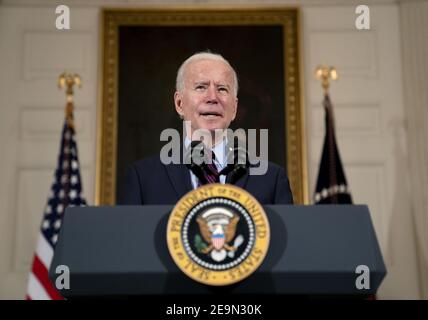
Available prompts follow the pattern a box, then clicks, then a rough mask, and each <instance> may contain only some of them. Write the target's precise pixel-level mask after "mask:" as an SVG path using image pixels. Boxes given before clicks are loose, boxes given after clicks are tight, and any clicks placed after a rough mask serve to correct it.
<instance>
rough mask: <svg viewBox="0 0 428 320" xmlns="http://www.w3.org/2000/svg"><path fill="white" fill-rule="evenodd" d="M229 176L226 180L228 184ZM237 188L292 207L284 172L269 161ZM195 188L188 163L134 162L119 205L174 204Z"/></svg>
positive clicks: (243, 179)
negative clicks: (264, 171) (259, 173)
mask: <svg viewBox="0 0 428 320" xmlns="http://www.w3.org/2000/svg"><path fill="white" fill-rule="evenodd" d="M229 181H230V176H227V177H226V182H229ZM235 185H237V186H239V187H241V188H243V189H245V190H247V191H248V192H249V193H251V194H252V195H253V196H254V197H255V198H256V199H257V200H258V201H259V202H260V203H261V204H292V203H293V196H292V193H291V189H290V184H289V181H288V178H287V176H286V175H285V172H284V169H283V168H281V167H280V166H278V165H276V164H274V163H271V162H269V163H268V170H267V172H266V173H265V174H264V175H258V176H256V175H249V174H248V172H247V173H246V174H245V175H244V176H242V177H241V178H240V179H239V180H238V181H237V182H236V183H235ZM192 189H193V187H192V183H191V178H190V171H189V169H188V168H187V167H186V165H185V164H168V165H164V164H163V163H162V162H161V161H160V158H159V155H156V156H154V157H150V158H146V159H143V160H140V161H137V162H135V163H134V164H133V165H131V166H130V167H129V168H128V171H127V174H126V178H125V184H124V187H123V188H122V190H120V192H119V201H118V204H128V205H145V204H175V203H177V202H178V200H180V198H181V197H182V196H184V195H185V194H186V193H187V192H189V191H191V190H192Z"/></svg>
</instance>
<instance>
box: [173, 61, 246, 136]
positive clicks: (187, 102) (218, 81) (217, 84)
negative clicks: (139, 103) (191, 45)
mask: <svg viewBox="0 0 428 320" xmlns="http://www.w3.org/2000/svg"><path fill="white" fill-rule="evenodd" d="M174 102H175V109H176V110H177V112H178V114H179V115H181V116H182V117H183V118H184V120H186V121H190V122H191V127H192V132H193V131H194V130H197V129H207V130H210V131H213V130H215V129H226V128H228V127H229V125H230V122H232V121H233V120H234V119H235V116H236V109H237V106H238V99H237V98H236V97H235V94H234V87H233V73H232V70H231V69H230V67H229V66H228V65H227V64H226V63H224V62H222V61H216V60H197V61H194V62H191V63H190V64H188V65H187V68H186V70H185V72H184V89H183V92H175V94H174Z"/></svg>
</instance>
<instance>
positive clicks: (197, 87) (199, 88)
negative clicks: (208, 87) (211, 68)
mask: <svg viewBox="0 0 428 320" xmlns="http://www.w3.org/2000/svg"><path fill="white" fill-rule="evenodd" d="M195 89H196V90H198V91H202V90H204V89H205V86H204V85H202V84H199V85H197V86H196V87H195Z"/></svg>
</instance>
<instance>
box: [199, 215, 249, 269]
mask: <svg viewBox="0 0 428 320" xmlns="http://www.w3.org/2000/svg"><path fill="white" fill-rule="evenodd" d="M196 221H197V223H198V225H199V231H200V235H199V234H197V235H195V239H194V243H195V247H196V248H197V250H198V252H199V253H202V254H207V255H209V256H210V257H211V258H212V259H213V260H214V261H216V262H221V261H223V260H224V259H226V257H230V258H233V257H234V256H235V252H236V250H237V249H238V247H239V246H240V245H241V244H242V243H243V242H244V237H243V236H242V235H238V236H237V237H236V238H235V234H236V228H237V225H238V222H239V216H238V215H237V214H236V213H233V212H232V211H231V210H229V209H227V208H224V207H214V208H210V209H208V210H207V211H205V212H203V213H202V214H200V215H199V216H198V217H197V218H196ZM201 236H202V238H201ZM234 239H235V240H234ZM233 240H234V241H233ZM232 241H233V244H231V242H232Z"/></svg>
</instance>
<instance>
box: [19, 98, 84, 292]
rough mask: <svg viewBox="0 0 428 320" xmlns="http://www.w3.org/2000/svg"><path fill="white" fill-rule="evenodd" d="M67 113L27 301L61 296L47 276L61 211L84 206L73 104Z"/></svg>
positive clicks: (69, 103) (58, 229)
mask: <svg viewBox="0 0 428 320" xmlns="http://www.w3.org/2000/svg"><path fill="white" fill-rule="evenodd" d="M66 110H67V114H66V119H65V121H64V127H63V129H62V137H61V146H60V151H59V157H58V164H57V168H56V171H55V174H54V182H53V184H52V187H51V190H50V195H49V197H48V201H47V204H46V207H45V211H44V215H43V220H42V223H41V227H40V234H39V239H38V243H37V248H36V252H35V254H34V260H33V265H32V269H31V272H30V275H29V279H28V288H27V296H26V298H27V299H28V300H57V299H63V298H62V296H61V295H60V294H59V293H58V291H57V290H56V289H55V286H54V284H53V283H52V282H51V281H50V280H49V278H48V271H49V267H50V264H51V261H52V257H53V253H54V250H55V245H56V243H57V241H58V234H59V231H60V229H61V223H62V219H63V215H64V210H65V208H66V207H67V206H80V205H85V204H86V202H85V200H84V199H83V198H82V197H81V192H82V184H81V178H80V172H79V161H78V156H77V145H76V141H75V132H74V125H73V113H72V112H73V103H72V102H68V103H67V108H66Z"/></svg>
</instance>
